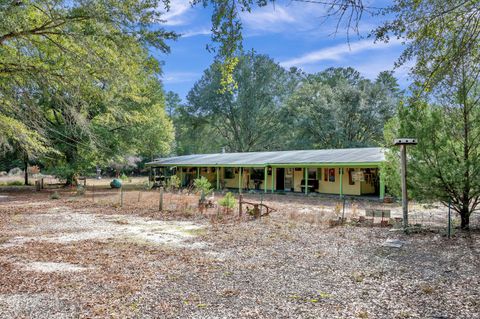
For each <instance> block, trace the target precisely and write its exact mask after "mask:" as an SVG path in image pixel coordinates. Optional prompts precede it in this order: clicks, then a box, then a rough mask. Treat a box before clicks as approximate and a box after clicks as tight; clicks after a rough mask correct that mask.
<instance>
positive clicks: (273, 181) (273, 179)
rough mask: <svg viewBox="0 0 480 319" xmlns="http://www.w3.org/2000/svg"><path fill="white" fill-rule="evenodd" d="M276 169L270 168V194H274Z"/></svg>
mask: <svg viewBox="0 0 480 319" xmlns="http://www.w3.org/2000/svg"><path fill="white" fill-rule="evenodd" d="M276 170H277V169H276V168H275V167H272V194H273V193H274V192H275V171H276Z"/></svg>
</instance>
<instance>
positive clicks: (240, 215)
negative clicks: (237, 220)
mask: <svg viewBox="0 0 480 319" xmlns="http://www.w3.org/2000/svg"><path fill="white" fill-rule="evenodd" d="M242 200H243V196H242V194H240V195H239V196H238V217H242Z"/></svg>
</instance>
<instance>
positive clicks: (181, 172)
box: [180, 167, 183, 188]
mask: <svg viewBox="0 0 480 319" xmlns="http://www.w3.org/2000/svg"><path fill="white" fill-rule="evenodd" d="M182 187H183V167H180V188H182Z"/></svg>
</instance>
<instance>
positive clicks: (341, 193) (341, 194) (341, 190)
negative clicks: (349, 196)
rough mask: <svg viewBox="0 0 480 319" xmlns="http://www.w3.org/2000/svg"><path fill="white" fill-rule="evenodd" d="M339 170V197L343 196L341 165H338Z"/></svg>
mask: <svg viewBox="0 0 480 319" xmlns="http://www.w3.org/2000/svg"><path fill="white" fill-rule="evenodd" d="M338 170H339V172H340V197H342V196H343V167H340V168H339V169H338Z"/></svg>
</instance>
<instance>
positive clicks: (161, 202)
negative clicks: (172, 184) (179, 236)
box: [158, 186, 163, 211]
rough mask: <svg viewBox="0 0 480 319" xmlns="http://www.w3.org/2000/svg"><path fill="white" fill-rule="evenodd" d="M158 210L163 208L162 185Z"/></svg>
mask: <svg viewBox="0 0 480 319" xmlns="http://www.w3.org/2000/svg"><path fill="white" fill-rule="evenodd" d="M158 210H159V211H162V210H163V186H160V199H159V201H158Z"/></svg>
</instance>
